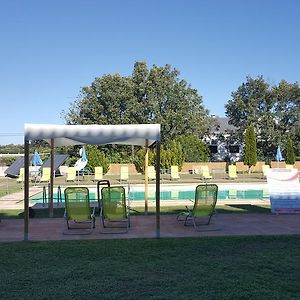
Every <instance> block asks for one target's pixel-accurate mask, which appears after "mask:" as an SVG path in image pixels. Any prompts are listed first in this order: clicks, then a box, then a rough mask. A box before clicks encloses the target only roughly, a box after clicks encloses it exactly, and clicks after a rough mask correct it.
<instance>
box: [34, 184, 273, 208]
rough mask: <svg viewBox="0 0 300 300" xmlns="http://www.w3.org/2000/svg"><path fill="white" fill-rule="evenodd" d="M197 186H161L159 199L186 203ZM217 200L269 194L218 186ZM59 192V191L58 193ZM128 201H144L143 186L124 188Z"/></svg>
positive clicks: (38, 199)
mask: <svg viewBox="0 0 300 300" xmlns="http://www.w3.org/2000/svg"><path fill="white" fill-rule="evenodd" d="M196 186H197V185H161V191H160V199H161V200H162V201H168V200H172V201H186V200H193V199H194V198H195V188H196ZM218 186H219V192H218V200H254V199H269V192H268V188H267V185H266V184H261V185H257V184H256V185H245V184H243V185H226V184H223V185H218ZM89 190H90V200H91V201H97V191H96V188H95V187H90V188H89ZM58 192H59V191H58ZM126 192H127V194H128V200H129V201H133V202H134V201H144V199H145V193H144V186H131V187H130V188H128V187H127V188H126ZM155 194H156V193H155V186H149V191H148V200H149V201H155ZM43 197H44V201H45V202H48V201H47V199H48V198H49V196H48V194H46V195H45V194H44V196H43V193H42V192H41V193H39V194H36V195H34V196H32V197H31V198H30V201H31V203H32V204H35V203H43ZM53 199H54V202H57V201H58V199H59V201H61V202H64V194H63V189H62V193H61V199H60V195H59V193H57V189H54V195H53Z"/></svg>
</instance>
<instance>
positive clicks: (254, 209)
mask: <svg viewBox="0 0 300 300" xmlns="http://www.w3.org/2000/svg"><path fill="white" fill-rule="evenodd" d="M217 211H218V213H226V214H228V213H264V214H268V213H270V212H271V209H270V206H267V205H266V206H262V205H253V204H226V205H224V206H218V207H217Z"/></svg>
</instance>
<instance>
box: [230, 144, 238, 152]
mask: <svg viewBox="0 0 300 300" xmlns="http://www.w3.org/2000/svg"><path fill="white" fill-rule="evenodd" d="M229 152H230V153H240V146H238V145H229Z"/></svg>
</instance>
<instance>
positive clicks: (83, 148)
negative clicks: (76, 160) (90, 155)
mask: <svg viewBox="0 0 300 300" xmlns="http://www.w3.org/2000/svg"><path fill="white" fill-rule="evenodd" d="M80 154H81V160H82V161H87V158H86V153H85V147H84V146H83V147H82V148H81V153H80Z"/></svg>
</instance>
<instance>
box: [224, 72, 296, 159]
mask: <svg viewBox="0 0 300 300" xmlns="http://www.w3.org/2000/svg"><path fill="white" fill-rule="evenodd" d="M225 109H226V115H227V116H228V117H229V122H230V123H231V124H233V125H235V126H236V127H237V128H238V131H237V138H239V139H240V140H241V138H242V136H243V133H244V132H245V129H246V128H247V127H248V126H249V125H250V124H253V125H254V127H255V132H256V133H257V147H258V148H259V149H260V150H262V151H261V152H262V154H263V157H262V159H266V158H271V157H272V155H273V153H274V151H275V150H276V146H277V143H278V141H283V142H284V141H285V136H287V135H286V132H289V133H290V134H291V136H292V138H293V140H296V141H297V143H298V144H299V142H300V129H299V127H300V126H299V125H300V120H299V119H300V118H299V116H300V89H299V84H298V83H293V84H289V83H287V82H286V81H281V82H280V83H279V84H278V85H277V86H276V85H273V86H270V85H269V84H268V83H267V82H266V81H265V80H264V78H263V77H262V76H259V77H257V78H255V79H253V78H251V77H247V80H246V82H245V83H243V84H242V85H241V86H239V87H238V89H237V91H236V92H233V93H232V98H231V99H230V100H229V101H228V103H227V104H226V106H225ZM299 151H300V146H299Z"/></svg>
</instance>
